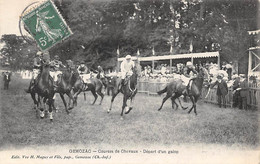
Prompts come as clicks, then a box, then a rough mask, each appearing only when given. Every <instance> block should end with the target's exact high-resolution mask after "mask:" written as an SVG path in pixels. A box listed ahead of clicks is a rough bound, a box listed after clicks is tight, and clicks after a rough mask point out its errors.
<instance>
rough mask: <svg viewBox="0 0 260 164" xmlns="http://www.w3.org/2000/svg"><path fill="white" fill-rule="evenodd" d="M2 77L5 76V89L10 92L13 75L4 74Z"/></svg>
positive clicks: (9, 73)
mask: <svg viewBox="0 0 260 164" xmlns="http://www.w3.org/2000/svg"><path fill="white" fill-rule="evenodd" d="M2 75H3V76H4V78H3V80H4V89H5V90H8V89H9V83H10V81H11V76H12V73H11V72H8V71H7V72H2Z"/></svg>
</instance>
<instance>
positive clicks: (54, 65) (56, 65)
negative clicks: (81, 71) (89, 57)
mask: <svg viewBox="0 0 260 164" xmlns="http://www.w3.org/2000/svg"><path fill="white" fill-rule="evenodd" d="M50 66H51V71H50V75H51V76H52V78H53V80H54V82H56V81H57V80H58V75H59V74H61V73H62V72H61V71H60V70H61V68H65V66H64V65H63V64H62V62H61V61H60V58H59V56H58V55H55V56H54V60H52V61H51V62H50Z"/></svg>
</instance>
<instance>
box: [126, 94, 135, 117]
mask: <svg viewBox="0 0 260 164" xmlns="http://www.w3.org/2000/svg"><path fill="white" fill-rule="evenodd" d="M132 109H133V97H131V99H130V104H129V108H128V111H125V114H128V113H129V112H130V111H131V110H132Z"/></svg>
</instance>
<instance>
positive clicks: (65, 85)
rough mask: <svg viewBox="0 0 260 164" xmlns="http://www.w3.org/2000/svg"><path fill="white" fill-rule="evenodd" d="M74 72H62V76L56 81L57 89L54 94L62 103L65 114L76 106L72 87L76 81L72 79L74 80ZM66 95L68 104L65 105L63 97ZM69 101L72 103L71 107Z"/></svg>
mask: <svg viewBox="0 0 260 164" xmlns="http://www.w3.org/2000/svg"><path fill="white" fill-rule="evenodd" d="M73 74H74V72H73V71H72V70H63V71H62V74H59V75H58V80H57V89H56V92H57V93H59V94H60V97H61V99H62V101H63V104H64V106H65V110H66V112H67V113H69V112H70V111H71V109H73V108H74V105H75V104H76V100H75V99H74V97H73V94H74V93H73V87H74V85H75V83H76V81H77V80H75V79H73V78H76V76H74V75H73ZM65 94H66V95H67V96H68V97H69V104H67V102H66V100H65V97H64V95H65ZM71 101H73V105H72V106H71V105H70V104H71Z"/></svg>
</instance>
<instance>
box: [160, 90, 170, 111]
mask: <svg viewBox="0 0 260 164" xmlns="http://www.w3.org/2000/svg"><path fill="white" fill-rule="evenodd" d="M170 97H171V95H170V94H168V93H167V95H166V96H165V97H164V98H163V101H162V105H161V106H160V108H159V109H158V111H160V110H161V109H162V107H163V104H164V103H165V101H166V100H168V98H170Z"/></svg>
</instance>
